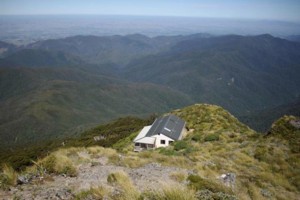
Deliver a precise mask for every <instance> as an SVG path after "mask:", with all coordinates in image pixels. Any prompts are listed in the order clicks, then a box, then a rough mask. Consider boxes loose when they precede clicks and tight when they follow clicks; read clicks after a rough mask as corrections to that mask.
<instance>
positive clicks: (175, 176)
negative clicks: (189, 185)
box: [170, 172, 187, 182]
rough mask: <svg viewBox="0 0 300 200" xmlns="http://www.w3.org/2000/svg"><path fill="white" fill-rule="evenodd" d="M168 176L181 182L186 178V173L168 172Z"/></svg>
mask: <svg viewBox="0 0 300 200" xmlns="http://www.w3.org/2000/svg"><path fill="white" fill-rule="evenodd" d="M170 178H171V179H173V180H175V181H177V182H183V181H184V180H186V178H187V173H185V172H172V173H171V174H170Z"/></svg>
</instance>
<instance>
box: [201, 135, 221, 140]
mask: <svg viewBox="0 0 300 200" xmlns="http://www.w3.org/2000/svg"><path fill="white" fill-rule="evenodd" d="M218 140H219V135H217V134H210V135H207V136H205V138H204V141H205V142H211V141H218Z"/></svg>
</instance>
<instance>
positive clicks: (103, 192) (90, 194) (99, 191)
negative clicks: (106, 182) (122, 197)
mask: <svg viewBox="0 0 300 200" xmlns="http://www.w3.org/2000/svg"><path fill="white" fill-rule="evenodd" d="M110 196H111V190H110V189H108V188H107V187H104V186H98V187H92V188H90V189H89V190H83V191H81V192H79V193H78V194H76V196H75V199H76V200H88V199H95V200H98V199H99V200H102V199H111V198H110Z"/></svg>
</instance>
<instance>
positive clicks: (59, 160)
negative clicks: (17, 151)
mask: <svg viewBox="0 0 300 200" xmlns="http://www.w3.org/2000/svg"><path fill="white" fill-rule="evenodd" d="M67 154H68V150H66V149H62V150H59V151H55V152H53V153H52V154H50V155H49V156H47V157H45V158H43V159H41V160H38V161H37V162H34V163H35V165H34V166H33V167H30V168H29V169H27V172H34V173H35V174H38V175H43V174H44V173H48V174H49V173H55V174H65V175H67V176H76V175H77V170H76V167H75V166H74V163H73V161H72V160H71V159H70V158H69V157H67Z"/></svg>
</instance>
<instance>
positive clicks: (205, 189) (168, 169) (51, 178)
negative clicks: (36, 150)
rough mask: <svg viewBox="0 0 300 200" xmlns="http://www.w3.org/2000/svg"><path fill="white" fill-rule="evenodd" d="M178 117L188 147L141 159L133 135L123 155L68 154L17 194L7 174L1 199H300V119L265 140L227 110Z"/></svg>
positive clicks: (40, 164)
mask: <svg viewBox="0 0 300 200" xmlns="http://www.w3.org/2000/svg"><path fill="white" fill-rule="evenodd" d="M172 113H173V114H176V115H178V116H180V117H182V118H184V119H185V120H186V122H187V125H188V127H189V132H188V134H187V136H186V137H185V138H184V139H183V140H182V141H178V142H174V143H173V144H172V145H171V146H169V147H167V148H159V149H156V150H154V151H145V152H141V153H134V152H132V149H133V144H132V138H133V137H134V135H136V134H137V132H135V131H136V129H132V130H131V131H132V133H131V134H130V135H129V136H128V137H125V138H123V139H121V140H119V141H118V142H117V143H116V144H114V147H115V148H117V149H119V151H116V150H113V149H110V148H102V147H97V146H95V147H88V148H83V147H81V148H64V149H60V150H58V151H55V152H52V153H51V154H50V155H49V156H47V157H45V158H43V159H40V160H38V161H37V162H36V165H35V166H33V167H30V168H28V169H27V170H26V171H24V172H23V174H22V177H23V178H24V180H29V182H30V184H28V183H25V184H23V185H20V186H18V187H15V188H14V187H12V186H11V185H15V184H16V183H15V182H14V180H16V179H15V178H16V176H17V175H16V174H15V175H13V174H14V172H13V170H12V169H10V168H9V167H5V168H4V169H3V172H2V174H1V176H0V177H2V180H4V178H5V177H6V178H7V177H10V178H8V179H7V180H8V181H7V182H5V183H6V184H4V185H2V188H4V189H5V188H8V187H11V190H6V191H5V190H3V191H2V192H1V191H0V195H2V196H3V198H12V197H20V196H22V197H26V198H32V197H34V195H36V196H38V197H40V198H44V197H54V196H56V197H60V198H64V199H72V198H75V197H76V198H77V199H97V198H100V199H101V198H106V199H179V200H181V199H186V200H192V199H193V200H195V199H223V200H225V199H232V200H235V199H291V200H296V199H298V197H299V195H300V188H299V169H300V166H299V155H298V154H299V130H300V127H299V118H297V117H293V116H285V117H283V118H281V119H279V120H278V121H276V122H275V123H274V125H273V126H272V128H271V130H270V133H269V134H268V135H266V136H262V135H260V134H257V133H256V132H255V131H253V130H251V129H250V128H248V127H247V126H246V125H244V124H242V123H240V122H239V121H238V120H237V119H236V118H235V117H234V116H232V115H231V114H230V113H229V112H227V111H226V110H224V109H222V108H221V107H219V106H214V105H208V104H196V105H193V106H189V107H186V108H182V109H178V110H174V111H172ZM123 130H124V129H123V128H122V129H121V131H123ZM129 132H130V131H129ZM99 133H100V132H99ZM290 137H292V139H291V140H290V139H289V138H290ZM294 141H296V142H294ZM295 147H298V148H296V149H294V148H295ZM8 175H11V176H8ZM62 175H63V176H62ZM41 176H42V177H43V178H41ZM14 177H15V178H14ZM5 180H6V179H5ZM38 180H40V181H39V182H38ZM36 182H37V183H36ZM32 190H34V191H35V193H34V194H33V193H31V192H30V191H32Z"/></svg>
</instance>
